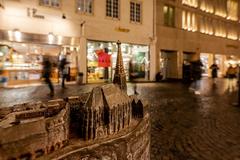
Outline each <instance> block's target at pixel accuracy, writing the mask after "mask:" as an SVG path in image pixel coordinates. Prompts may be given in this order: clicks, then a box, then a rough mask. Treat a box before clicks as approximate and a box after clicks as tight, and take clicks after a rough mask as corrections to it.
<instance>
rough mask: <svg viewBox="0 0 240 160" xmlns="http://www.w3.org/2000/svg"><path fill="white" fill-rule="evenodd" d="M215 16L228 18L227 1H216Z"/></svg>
mask: <svg viewBox="0 0 240 160" xmlns="http://www.w3.org/2000/svg"><path fill="white" fill-rule="evenodd" d="M215 5H216V7H215V15H217V16H221V17H224V18H225V17H226V16H227V1H226V0H216V4H215Z"/></svg>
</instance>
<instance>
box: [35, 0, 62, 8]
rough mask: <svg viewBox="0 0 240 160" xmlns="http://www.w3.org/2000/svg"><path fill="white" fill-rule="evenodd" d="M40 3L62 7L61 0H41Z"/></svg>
mask: <svg viewBox="0 0 240 160" xmlns="http://www.w3.org/2000/svg"><path fill="white" fill-rule="evenodd" d="M39 4H40V5H41V6H47V7H53V8H60V7H61V0H40V1H39Z"/></svg>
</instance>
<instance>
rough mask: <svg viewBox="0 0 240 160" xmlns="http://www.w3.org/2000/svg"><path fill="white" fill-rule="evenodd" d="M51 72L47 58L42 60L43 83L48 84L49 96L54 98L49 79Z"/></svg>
mask: <svg viewBox="0 0 240 160" xmlns="http://www.w3.org/2000/svg"><path fill="white" fill-rule="evenodd" d="M51 71H52V63H51V62H50V60H49V58H48V57H44V58H43V73H42V77H43V78H44V81H45V82H46V83H47V84H48V87H49V89H50V93H49V95H50V96H54V87H53V84H52V81H51V79H50V77H51Z"/></svg>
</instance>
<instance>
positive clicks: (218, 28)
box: [214, 21, 227, 37]
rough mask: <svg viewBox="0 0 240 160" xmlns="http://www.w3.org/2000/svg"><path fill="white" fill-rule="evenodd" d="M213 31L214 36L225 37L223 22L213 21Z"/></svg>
mask: <svg viewBox="0 0 240 160" xmlns="http://www.w3.org/2000/svg"><path fill="white" fill-rule="evenodd" d="M214 30H215V33H214V35H215V36H218V37H226V35H227V31H226V25H225V22H222V21H215V23H214Z"/></svg>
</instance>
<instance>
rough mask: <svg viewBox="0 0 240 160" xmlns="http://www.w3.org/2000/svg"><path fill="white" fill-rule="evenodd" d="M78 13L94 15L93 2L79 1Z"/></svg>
mask: <svg viewBox="0 0 240 160" xmlns="http://www.w3.org/2000/svg"><path fill="white" fill-rule="evenodd" d="M76 7H77V12H80V13H89V14H92V13H93V0H77V5H76Z"/></svg>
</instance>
